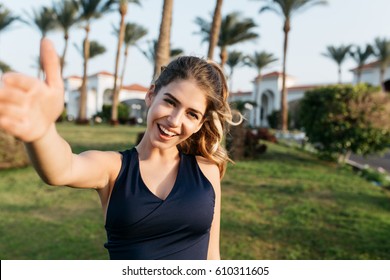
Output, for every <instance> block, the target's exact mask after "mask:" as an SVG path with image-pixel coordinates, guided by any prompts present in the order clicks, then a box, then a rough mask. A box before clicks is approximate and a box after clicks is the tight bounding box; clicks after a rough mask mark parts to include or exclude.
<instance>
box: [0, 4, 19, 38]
mask: <svg viewBox="0 0 390 280" xmlns="http://www.w3.org/2000/svg"><path fill="white" fill-rule="evenodd" d="M16 20H20V18H19V17H18V16H15V15H13V14H12V12H11V11H10V10H9V9H7V7H5V6H4V5H3V4H1V3H0V32H2V31H5V30H6V29H7V28H9V27H10V25H11V24H12V23H13V22H14V21H16Z"/></svg>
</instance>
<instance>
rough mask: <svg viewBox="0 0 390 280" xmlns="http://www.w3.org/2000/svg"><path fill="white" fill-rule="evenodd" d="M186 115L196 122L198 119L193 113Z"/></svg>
mask: <svg viewBox="0 0 390 280" xmlns="http://www.w3.org/2000/svg"><path fill="white" fill-rule="evenodd" d="M188 115H189V116H190V117H191V118H192V119H194V120H198V119H199V117H198V114H195V113H193V112H189V113H188Z"/></svg>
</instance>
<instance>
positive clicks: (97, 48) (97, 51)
mask: <svg viewBox="0 0 390 280" xmlns="http://www.w3.org/2000/svg"><path fill="white" fill-rule="evenodd" d="M81 46H82V47H81V48H80V47H79V46H78V45H76V44H74V47H75V48H76V49H77V51H78V52H79V54H80V55H81V56H82V57H83V58H84V46H85V44H84V42H83V43H82V44H81ZM106 50H107V49H106V47H105V46H103V45H101V44H100V43H99V42H97V41H90V42H89V51H88V52H89V58H88V59H92V58H94V57H96V56H98V55H101V54H103V53H105V52H106Z"/></svg>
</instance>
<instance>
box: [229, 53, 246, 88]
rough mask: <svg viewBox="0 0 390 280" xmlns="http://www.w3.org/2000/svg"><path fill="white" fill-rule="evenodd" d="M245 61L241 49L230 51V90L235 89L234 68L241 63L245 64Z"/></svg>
mask: <svg viewBox="0 0 390 280" xmlns="http://www.w3.org/2000/svg"><path fill="white" fill-rule="evenodd" d="M243 62H244V55H243V54H242V52H239V51H231V52H229V54H228V59H227V61H226V64H227V65H228V66H229V68H230V73H229V80H230V85H229V88H230V91H232V90H233V74H234V70H235V68H236V67H237V66H240V65H241V64H243Z"/></svg>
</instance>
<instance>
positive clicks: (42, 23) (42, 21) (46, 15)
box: [25, 7, 57, 38]
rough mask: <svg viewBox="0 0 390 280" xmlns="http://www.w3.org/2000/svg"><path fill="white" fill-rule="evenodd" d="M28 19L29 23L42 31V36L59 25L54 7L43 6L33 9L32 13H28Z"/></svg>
mask: <svg viewBox="0 0 390 280" xmlns="http://www.w3.org/2000/svg"><path fill="white" fill-rule="evenodd" d="M26 15H27V17H28V19H27V21H25V22H26V23H27V24H29V25H31V26H33V27H35V28H37V29H38V30H39V32H40V33H41V37H42V38H44V37H46V35H47V33H48V32H49V31H50V30H53V29H54V28H56V27H57V22H56V14H55V12H54V10H53V9H52V8H49V7H41V8H40V9H33V10H32V14H28V13H26Z"/></svg>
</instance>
